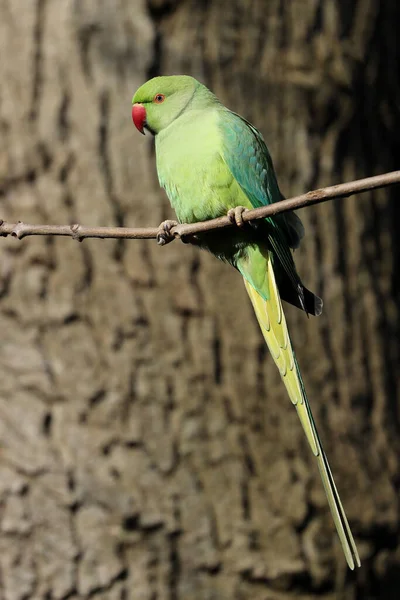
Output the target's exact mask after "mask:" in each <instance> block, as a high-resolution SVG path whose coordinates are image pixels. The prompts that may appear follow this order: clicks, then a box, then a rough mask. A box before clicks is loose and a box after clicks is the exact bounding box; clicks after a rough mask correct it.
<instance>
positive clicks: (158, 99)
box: [153, 94, 165, 104]
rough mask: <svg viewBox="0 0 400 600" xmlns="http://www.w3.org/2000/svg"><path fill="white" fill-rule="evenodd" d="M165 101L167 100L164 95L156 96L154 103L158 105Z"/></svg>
mask: <svg viewBox="0 0 400 600" xmlns="http://www.w3.org/2000/svg"><path fill="white" fill-rule="evenodd" d="M164 100H165V96H164V94H156V95H155V96H154V100H153V102H155V103H156V104H161V103H162V102H164Z"/></svg>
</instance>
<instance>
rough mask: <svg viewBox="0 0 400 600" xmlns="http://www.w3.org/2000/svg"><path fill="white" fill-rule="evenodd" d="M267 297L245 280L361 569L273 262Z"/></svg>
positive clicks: (350, 554)
mask: <svg viewBox="0 0 400 600" xmlns="http://www.w3.org/2000/svg"><path fill="white" fill-rule="evenodd" d="M267 269H268V273H267V276H268V289H269V297H268V299H267V300H264V299H263V298H262V297H261V296H260V294H259V293H258V292H257V291H256V290H255V289H254V287H253V286H252V285H251V284H250V283H249V281H247V280H246V279H244V283H245V286H246V289H247V293H248V294H249V296H250V299H251V302H252V304H253V307H254V310H255V313H256V316H257V320H258V322H259V324H260V327H261V331H262V333H263V335H264V338H265V341H266V342H267V345H268V348H269V350H270V352H271V354H272V356H273V359H274V361H275V364H276V365H277V367H278V369H279V372H280V374H281V377H282V380H283V382H284V384H285V386H286V389H287V391H288V394H289V397H290V399H291V401H292V403H293V404H294V406H295V407H296V410H297V414H298V415H299V418H300V421H301V424H302V426H303V429H304V432H305V434H306V436H307V439H308V442H309V444H310V446H311V449H312V451H313V453H314V455H315V456H316V458H317V462H318V468H319V472H320V474H321V478H322V483H323V485H324V489H325V493H326V495H327V498H328V503H329V507H330V509H331V512H332V516H333V520H334V522H335V525H336V529H337V532H338V534H339V539H340V542H341V544H342V547H343V551H344V554H345V557H346V560H347V563H348V565H349V567H350V569H354V566H355V565H357V566H360V564H361V563H360V558H359V555H358V551H357V547H356V544H355V542H354V539H353V536H352V533H351V531H350V527H349V524H348V521H347V518H346V515H345V512H344V509H343V505H342V503H341V501H340V498H339V494H338V491H337V489H336V485H335V482H334V480H333V476H332V472H331V470H330V467H329V463H328V460H327V458H326V455H325V452H324V450H323V448H322V444H321V440H320V438H319V435H318V432H317V429H316V426H315V422H314V419H313V416H312V413H311V408H310V405H309V402H308V399H307V395H306V392H305V389H304V385H303V381H302V378H301V375H300V370H299V366H298V364H297V360H296V357H295V355H294V352H293V348H292V344H291V341H290V337H289V332H288V329H287V325H286V319H285V315H284V313H283V310H282V304H281V299H280V296H279V292H278V288H277V285H276V282H275V276H274V271H273V268H272V262H271V260H270V259H269V260H268V262H267Z"/></svg>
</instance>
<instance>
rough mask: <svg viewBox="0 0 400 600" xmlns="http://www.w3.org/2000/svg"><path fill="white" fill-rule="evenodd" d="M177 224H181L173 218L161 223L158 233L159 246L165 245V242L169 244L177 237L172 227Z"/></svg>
mask: <svg viewBox="0 0 400 600" xmlns="http://www.w3.org/2000/svg"><path fill="white" fill-rule="evenodd" d="M176 225H179V223H178V221H172V220H171V219H167V220H166V221H163V222H162V223H161V224H160V225H159V227H158V233H157V244H158V245H159V246H165V244H169V243H170V242H172V241H173V240H174V239H175V236H174V234H173V233H172V232H171V229H172V228H173V227H176Z"/></svg>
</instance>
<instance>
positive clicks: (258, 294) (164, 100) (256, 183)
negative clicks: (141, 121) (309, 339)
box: [133, 76, 360, 568]
mask: <svg viewBox="0 0 400 600" xmlns="http://www.w3.org/2000/svg"><path fill="white" fill-rule="evenodd" d="M133 104H134V105H136V104H140V105H141V106H143V107H144V108H145V110H146V124H145V126H147V128H148V129H149V130H150V131H151V132H152V133H154V134H155V136H156V156H157V172H158V177H159V181H160V185H161V186H162V187H164V188H165V190H166V193H167V195H168V197H169V199H170V202H171V205H172V207H173V208H174V210H175V213H176V215H177V218H178V220H179V221H180V222H182V223H192V222H196V221H205V220H208V219H213V218H215V217H219V216H222V215H226V214H227V212H228V210H229V209H232V208H235V207H238V206H243V207H245V208H248V209H251V208H255V207H258V206H263V205H266V204H269V203H271V202H277V201H279V200H281V199H282V194H281V192H280V190H279V187H278V184H277V181H276V177H275V173H274V168H273V165H272V161H271V157H270V155H269V152H268V150H267V147H266V145H265V142H264V140H263V138H262V136H261V134H260V133H259V131H257V129H256V128H255V127H253V125H251V124H250V123H248V122H247V121H246V120H244V119H242V118H241V117H240V116H238V115H236V114H235V113H233V112H231V111H230V110H228V109H227V108H226V107H224V106H223V105H222V104H221V103H220V102H219V101H218V99H217V98H216V97H215V96H214V95H213V94H212V93H211V92H210V91H209V90H208V89H207V88H206V87H205V86H203V85H202V84H200V83H199V82H198V81H196V80H195V79H193V78H191V77H187V76H172V77H157V78H155V79H152V80H150V81H148V82H147V83H146V84H144V85H143V86H142V87H141V88H139V90H138V91H137V92H136V94H135V96H134V98H133ZM303 234H304V230H303V226H302V224H301V221H300V219H298V217H297V216H296V215H295V214H294V213H285V214H282V215H279V216H276V217H274V218H267V219H264V220H263V221H257V223H256V224H255V226H254V227H251V226H247V227H245V228H230V229H220V230H217V231H212V232H207V233H205V234H202V235H201V237H200V245H201V246H202V247H204V248H206V249H208V250H209V251H210V252H212V253H213V254H215V255H216V256H217V257H218V258H220V259H222V260H224V261H226V262H228V263H230V264H231V265H232V266H234V267H235V268H236V269H237V270H238V271H239V272H240V273H241V274H242V276H243V278H244V280H245V285H246V289H247V291H248V294H249V296H250V299H251V301H252V304H253V307H254V310H255V313H256V316H257V319H258V321H259V324H260V327H261V330H262V333H263V335H264V338H265V340H266V342H267V344H268V347H269V349H270V352H271V354H272V356H273V359H274V361H275V363H276V365H277V367H278V368H279V371H280V374H281V377H282V379H283V382H284V384H285V386H286V389H287V391H288V394H289V397H290V399H291V401H292V403H293V404H294V405H295V407H296V410H297V412H298V415H299V418H300V421H301V423H302V425H303V428H304V431H305V434H306V436H307V439H308V441H309V443H310V446H311V449H312V451H313V453H314V455H315V456H316V457H317V462H318V467H319V470H320V473H321V477H322V481H323V484H324V488H325V491H326V494H327V497H328V502H329V505H330V508H331V511H332V515H333V518H334V521H335V525H336V528H337V530H338V534H339V538H340V541H341V543H342V546H343V550H344V553H345V556H346V559H347V562H348V564H349V566H350V568H354V565H355V564H357V565H359V564H360V559H359V556H358V552H357V548H356V546H355V543H354V540H353V537H352V534H351V532H350V528H349V525H348V523H347V519H346V516H345V513H344V510H343V507H342V504H341V502H340V499H339V495H338V493H337V490H336V487H335V484H334V481H333V478H332V474H331V471H330V468H329V465H328V462H327V459H326V456H325V453H324V451H323V449H322V446H321V442H320V439H319V436H318V433H317V430H316V427H315V423H314V420H313V417H312V414H311V409H310V406H309V403H308V399H307V396H306V392H305V389H304V385H303V381H302V379H301V375H300V371H299V368H298V364H297V361H296V358H295V355H294V352H293V349H292V345H291V341H290V337H289V333H288V330H287V326H286V320H285V316H284V313H283V310H282V304H281V298H282V299H283V300H286V301H288V302H290V303H292V304H294V305H295V306H297V307H299V308H301V309H303V310H305V311H306V312H307V313H311V314H316V315H318V314H320V312H321V309H322V301H321V300H320V299H319V298H318V297H317V296H315V295H314V294H312V292H310V291H309V290H307V289H306V288H305V287H304V286H303V284H302V282H301V280H300V277H299V275H298V273H297V271H296V268H295V265H294V261H293V256H292V251H291V248H296V247H297V246H298V244H299V242H300V240H301V238H302V236H303Z"/></svg>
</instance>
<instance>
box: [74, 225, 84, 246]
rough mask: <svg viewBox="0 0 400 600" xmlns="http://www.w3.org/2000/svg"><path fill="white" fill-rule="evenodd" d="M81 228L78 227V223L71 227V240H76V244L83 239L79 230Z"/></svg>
mask: <svg viewBox="0 0 400 600" xmlns="http://www.w3.org/2000/svg"><path fill="white" fill-rule="evenodd" d="M80 228H81V226H80V225H79V223H74V225H71V231H72V239H73V240H76V241H77V242H83V237H82V236H81V235H80V232H79V230H80Z"/></svg>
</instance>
